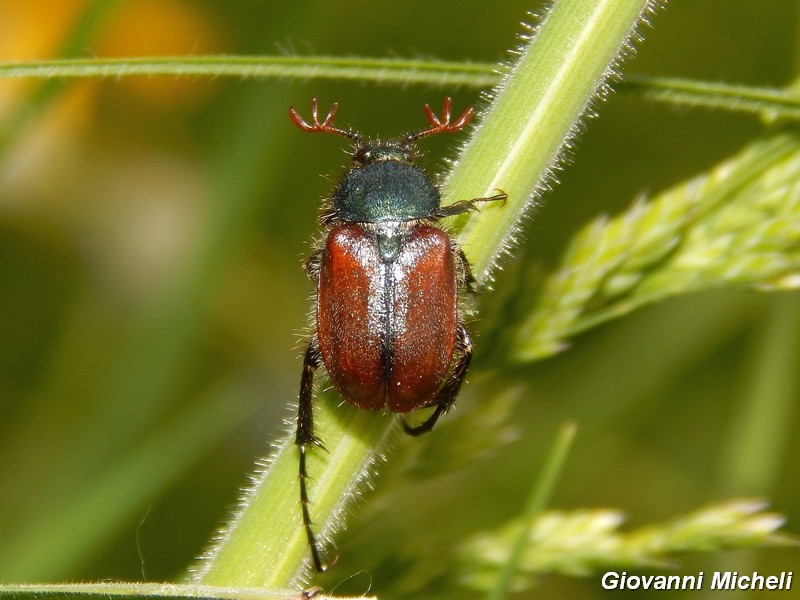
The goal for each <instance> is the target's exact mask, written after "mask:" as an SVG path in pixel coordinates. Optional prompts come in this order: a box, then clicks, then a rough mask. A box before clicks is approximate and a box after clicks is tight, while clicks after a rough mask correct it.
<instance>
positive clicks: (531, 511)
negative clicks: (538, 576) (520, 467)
mask: <svg viewBox="0 0 800 600" xmlns="http://www.w3.org/2000/svg"><path fill="white" fill-rule="evenodd" d="M576 430H577V427H576V426H575V425H574V424H567V425H564V426H563V427H562V428H561V431H559V433H558V437H557V438H556V442H555V444H554V445H553V449H552V450H551V451H550V456H549V458H548V459H547V463H546V464H545V466H544V469H542V472H541V474H540V475H539V480H538V481H537V482H536V485H535V486H534V488H533V489H532V490H531V495H530V498H528V503H527V505H526V506H525V510H524V511H523V513H522V516H521V528H520V533H519V535H518V536H517V539H516V540H514V545H513V546H512V547H511V553H510V554H509V557H508V560H507V561H506V563H505V564H504V565H503V567H502V568H501V569H500V575H499V576H498V578H497V585H495V587H494V588H492V591H491V592H490V593H489V595H488V596H487V598H488V599H489V600H503V598H505V597H506V596H508V594H509V592H510V591H511V588H512V584H513V581H514V576H515V575H516V572H517V569H518V568H519V564H520V562H522V559H523V556H524V553H525V548H526V547H527V546H528V542H529V539H528V538H529V536H528V531H530V529H531V527H532V526H533V523H534V521H535V519H536V518H537V517H538V516H539V514H540V513H541V512H542V511H543V510H544V508H545V506H547V504H548V502H549V501H550V498H551V497H552V495H553V491H554V490H555V487H556V482H557V481H558V477H559V475H560V474H561V472H562V471H563V469H564V463H565V462H566V460H567V455H568V454H569V450H570V448H571V447H572V442H573V440H574V439H575V432H576Z"/></svg>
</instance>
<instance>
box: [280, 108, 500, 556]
mask: <svg viewBox="0 0 800 600" xmlns="http://www.w3.org/2000/svg"><path fill="white" fill-rule="evenodd" d="M337 110H338V105H337V104H333V106H332V108H331V109H330V111H328V114H327V116H326V117H325V118H324V120H322V121H321V122H320V120H319V112H318V105H317V99H316V98H314V99H312V101H311V116H312V122H311V123H308V122H306V121H305V120H304V119H303V118H302V117H301V116H300V115H299V114H298V112H297V111H296V110H295V109H294V108H293V107H290V108H289V116H290V118H291V120H292V122H293V123H294V124H295V125H296V126H297V127H299V128H300V129H302V130H303V131H307V132H313V133H331V134H335V135H340V136H344V137H347V138H349V139H350V140H351V141H352V143H353V148H354V150H353V154H352V156H353V164H352V167H351V168H350V169H349V170H348V171H347V172H346V174H345V175H344V177H343V178H342V179H341V180H340V181H339V183H338V185H337V186H336V187H335V189H334V191H333V194H332V196H331V199H330V203H329V207H328V208H327V210H325V212H324V213H323V214H322V217H321V219H320V221H321V223H322V225H323V227H324V229H325V240H324V243H323V244H322V247H321V248H320V249H318V250H317V251H316V252H315V253H314V254H313V255H312V256H311V257H310V258H308V259H307V260H306V262H305V270H306V272H307V273H308V275H309V277H310V278H311V279H312V281H313V282H314V283H315V284H316V310H315V323H314V326H315V327H314V333H313V334H312V335H311V338H310V340H309V342H308V346H307V348H306V350H305V355H304V358H303V373H302V377H301V380H300V393H299V402H298V417H297V434H296V437H295V444H296V445H297V447H298V449H299V456H300V460H299V480H300V501H301V506H302V513H303V526H304V528H305V532H306V537H307V538H308V544H309V546H310V548H311V559H312V562H313V564H314V568H315V569H316V570H317V571H318V572H322V571H325V570H326V569H327V568H328V565H327V564H326V563H325V562H323V559H322V554H321V551H320V549H319V547H318V544H317V540H316V538H315V536H314V531H313V527H312V521H311V516H310V514H309V508H308V505H309V498H308V488H307V483H306V481H307V479H308V474H307V471H306V456H307V453H308V450H309V448H310V447H311V446H318V447H320V448H324V446H323V445H322V442H321V440H320V439H319V438H318V437H316V436H315V435H314V422H313V411H312V396H313V381H314V374H315V371H316V370H317V369H318V368H319V367H320V366H324V367H325V370H326V371H327V373H328V376H329V377H330V379H331V381H332V382H333V385H334V386H335V387H336V389H337V390H338V391H339V392H340V393H341V395H342V396H343V397H344V399H345V400H347V401H348V402H350V403H352V404H354V405H355V406H357V407H358V408H362V409H369V410H387V409H388V410H390V411H392V412H394V413H407V412H410V411H414V410H417V409H420V408H426V407H435V408H434V410H433V412H432V413H431V415H430V416H429V417H428V418H427V419H426V420H425V421H424V422H423V423H421V424H420V425H416V426H411V425H409V424H408V423H407V422H406V421H405V420H404V419H402V418H401V422H402V425H403V428H404V430H405V431H406V433H408V434H410V435H414V436H417V435H420V434H422V433H425V432H428V431H430V430H431V429H432V428H433V426H434V425H435V424H436V421H437V420H438V419H439V417H440V416H441V415H442V414H444V413H446V412H447V410H448V409H449V408H450V407H452V406H453V404H454V402H455V400H456V396H457V395H458V392H459V390H460V388H461V384H462V383H463V381H464V378H465V377H466V375H467V370H468V369H469V365H470V361H471V359H472V339H471V337H470V334H469V331H468V330H467V328H466V326H465V324H464V321H463V316H462V313H461V309H460V307H459V291H460V290H461V289H467V290H470V291H475V279H474V277H473V275H472V272H471V270H470V266H469V262H468V261H467V258H466V256H465V255H464V252H463V250H462V249H461V248H460V247H459V246H458V244H456V242H454V241H453V240H452V239H451V238H450V237H449V236H448V234H447V233H446V232H445V231H444V230H443V229H441V228H440V227H438V225H437V222H438V221H439V220H440V219H442V218H444V217H449V216H453V215H458V214H462V213H466V212H469V211H472V210H477V204H478V203H479V202H491V201H504V200H505V199H506V194H504V193H502V192H501V193H498V194H496V195H494V196H489V197H483V198H474V199H472V200H462V201H459V202H456V203H454V204H451V205H448V206H442V205H441V194H440V191H439V188H438V187H437V186H436V184H435V183H434V181H433V179H432V178H431V176H430V175H429V174H428V173H427V172H426V171H425V170H424V169H423V168H422V167H420V166H419V165H418V164H417V162H418V160H419V158H420V155H419V153H418V151H417V149H416V146H415V144H416V142H417V141H418V140H420V139H421V138H424V137H427V136H430V135H434V134H438V133H445V132H455V131H459V130H460V129H462V128H463V127H464V126H465V125H466V124H467V123H468V122H469V121H470V119H472V116H473V113H474V111H473V109H472V108H471V107H469V108H467V109H466V110H465V111H464V112H463V113H462V114H461V116H459V117H458V118H457V119H455V120H454V121H452V122H451V110H452V102H451V100H450V98H446V99H445V101H444V107H443V111H442V117H441V118H439V117H438V116H437V115H436V114H435V113H434V112H433V110H432V109H431V107H430V106H429V105H427V104H426V105H425V107H424V110H425V114H426V116H427V119H428V123H429V125H430V127H428V128H427V129H424V130H422V131H418V132H416V133H410V134H408V135H406V136H405V137H403V138H400V139H394V140H388V141H379V140H378V141H365V140H364V139H363V137H362V136H361V134H360V133H357V132H354V131H352V130H344V129H340V128H338V127H336V126H334V124H333V119H334V116H335V115H336V112H337ZM498 191H499V190H498Z"/></svg>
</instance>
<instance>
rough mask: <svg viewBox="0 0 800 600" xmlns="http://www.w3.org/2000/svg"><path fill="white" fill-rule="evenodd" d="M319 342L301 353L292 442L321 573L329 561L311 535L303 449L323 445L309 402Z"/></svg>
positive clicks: (306, 525) (314, 557)
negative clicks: (297, 399)
mask: <svg viewBox="0 0 800 600" xmlns="http://www.w3.org/2000/svg"><path fill="white" fill-rule="evenodd" d="M321 362H322V361H321V357H320V350H319V342H318V341H317V338H316V336H315V337H314V338H312V340H311V341H310V342H309V343H308V348H306V353H305V356H304V357H303V375H302V377H301V378H300V399H299V402H298V409H297V434H296V435H295V439H294V443H295V444H296V445H297V449H298V450H299V452H300V463H299V471H298V474H299V479H300V504H301V506H302V510H303V527H304V528H305V530H306V538H307V539H308V545H309V546H310V547H311V559H312V561H313V562H314V568H315V569H316V570H317V572H319V573H322V572H323V571H325V570H327V568H328V565H327V564H325V563H324V562H322V555H321V553H320V550H319V546H318V545H317V538H316V537H315V536H314V529H313V523H312V522H311V514H310V512H309V510H308V504H309V500H308V486H307V480H308V471H307V470H306V453H307V451H308V447H309V446H310V445H314V446H318V447H320V448H322V449H323V450H324V449H325V446H323V445H322V442H321V441H320V439H319V438H318V437H316V436H315V435H314V411H313V406H312V404H311V400H312V396H313V393H314V372H315V371H316V370H317V369H318V368H319V366H320V363H321Z"/></svg>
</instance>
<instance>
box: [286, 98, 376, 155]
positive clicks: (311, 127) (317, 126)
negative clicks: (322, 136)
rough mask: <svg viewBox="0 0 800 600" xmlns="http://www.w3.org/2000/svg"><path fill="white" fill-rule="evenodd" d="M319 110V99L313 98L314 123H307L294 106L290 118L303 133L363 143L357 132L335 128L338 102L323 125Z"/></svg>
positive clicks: (290, 110) (312, 112)
mask: <svg viewBox="0 0 800 600" xmlns="http://www.w3.org/2000/svg"><path fill="white" fill-rule="evenodd" d="M318 108H319V107H318V105H317V99H316V98H312V99H311V118H312V119H313V123H311V124H309V123H307V122H306V121H305V119H303V117H301V116H300V114H299V113H298V112H297V111H296V110H295V109H294V106H290V107H289V118H290V119H291V120H292V123H294V124H295V125H297V126H298V127H299V128H300V129H302V130H303V131H309V132H312V133H313V132H316V131H319V132H321V133H335V134H336V135H343V136H344V137H347V138H350V139H351V140H353V141H354V142H355V143H356V144H359V143H361V136H360V135H359V134H357V133H356V132H355V131H346V130H344V129H339V128H338V127H334V126H333V117H334V116H335V115H336V111H337V110H339V104H338V103H337V102H334V103H333V106H331V109H330V110H329V111H328V114H327V116H326V117H325V120H324V121H323V122H322V123H320V122H319V110H318Z"/></svg>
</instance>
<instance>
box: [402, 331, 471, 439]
mask: <svg viewBox="0 0 800 600" xmlns="http://www.w3.org/2000/svg"><path fill="white" fill-rule="evenodd" d="M457 336H458V337H457V338H456V344H457V345H458V349H459V350H460V352H461V356H459V358H458V361H457V362H456V366H455V367H453V373H452V375H450V379H448V380H447V383H445V384H444V386H442V389H440V390H439V391H438V392H437V393H436V396H434V397H433V401H432V402H431V406H433V405H436V410H434V411H433V413H432V414H431V416H430V417H428V418H427V419H426V420H425V421H424V422H423V423H421V424H420V425H416V426H414V427H411V426H410V425H409V424H408V423H406V421H405V419H400V421H401V422H402V423H403V430H404V431H405V432H406V433H407V434H408V435H412V436H415V437H416V436H418V435H422V434H423V433H428V432H429V431H430V430H431V429H433V426H434V425H436V421H438V420H439V417H441V416H442V415H443V414H444V413H446V412H447V411H448V410H450V407H451V406H453V404H455V402H456V397H458V392H459V390H460V389H461V384H462V383H464V379H465V378H466V376H467V371H468V370H469V363H470V362H472V338H471V337H470V335H469V331H467V328H466V327H465V326H464V324H463V323H459V324H458V332H457Z"/></svg>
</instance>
